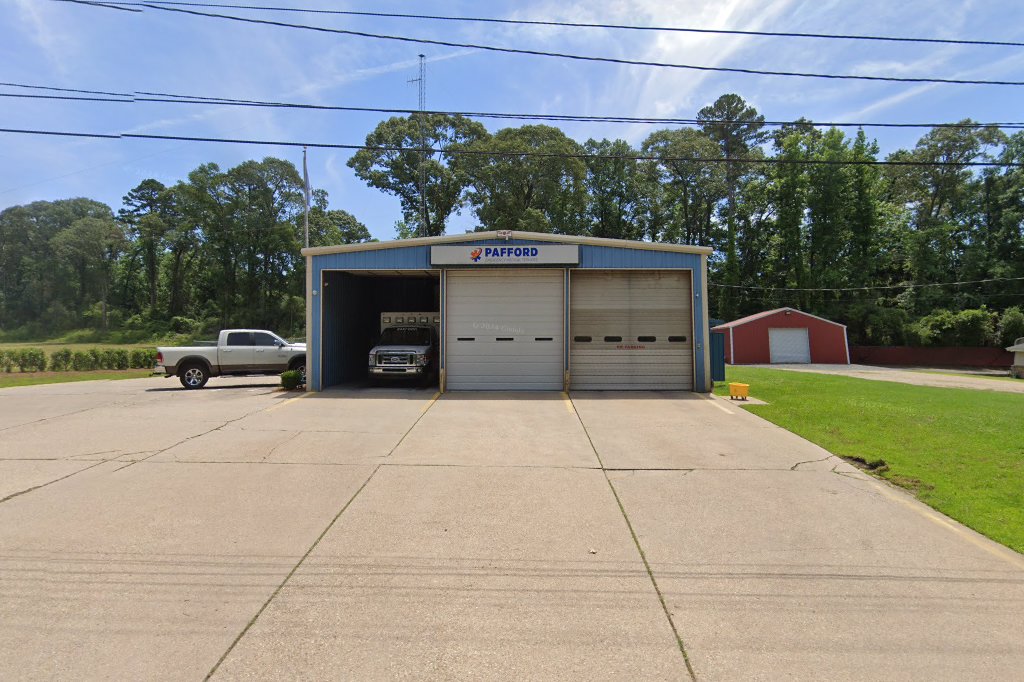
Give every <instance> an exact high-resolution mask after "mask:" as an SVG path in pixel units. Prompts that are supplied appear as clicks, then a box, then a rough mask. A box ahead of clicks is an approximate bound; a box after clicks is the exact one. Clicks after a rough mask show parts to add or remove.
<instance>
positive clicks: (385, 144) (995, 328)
mask: <svg viewBox="0 0 1024 682" xmlns="http://www.w3.org/2000/svg"><path fill="white" fill-rule="evenodd" d="M696 119H697V121H698V122H699V124H698V125H697V126H695V127H692V128H674V129H666V130H656V131H654V132H653V133H651V134H650V135H648V137H647V138H646V139H645V140H643V142H642V143H640V145H639V146H638V147H636V148H634V147H633V146H632V145H630V144H629V143H628V142H626V141H625V140H608V139H601V140H596V139H589V140H587V141H586V142H584V143H582V144H581V143H578V142H576V141H574V140H572V139H571V138H569V137H568V136H567V135H565V134H564V133H563V132H562V131H561V130H559V129H557V128H554V127H550V126H546V125H525V126H520V127H515V128H505V129H503V130H499V131H498V132H496V133H494V134H491V133H489V132H488V131H487V130H486V129H485V128H484V127H483V126H482V125H481V124H479V123H477V122H475V121H470V120H467V119H464V118H460V117H457V116H445V115H438V114H422V115H412V116H409V117H404V118H391V119H389V120H387V121H384V122H382V123H381V124H380V125H378V126H377V128H376V129H375V130H374V131H373V132H372V133H371V134H370V135H369V136H368V137H367V138H366V144H367V147H368V149H364V150H361V151H359V152H357V153H356V154H355V155H354V156H353V157H352V158H351V159H350V161H349V166H350V167H352V169H353V170H354V171H355V173H356V175H357V176H359V177H360V178H362V179H363V180H364V181H365V182H366V183H367V184H369V185H370V186H372V187H376V188H378V189H380V190H382V191H384V192H387V193H389V194H393V195H395V196H397V197H398V198H399V200H400V201H401V205H402V212H403V220H402V221H401V222H400V223H399V224H398V225H397V228H398V231H399V233H400V234H401V235H403V236H414V235H415V236H427V235H438V234H443V233H444V231H445V228H446V225H447V222H448V221H449V219H450V218H451V216H452V215H453V214H455V213H456V212H458V211H460V210H462V209H467V208H468V209H470V210H472V211H473V213H474V214H475V215H476V217H477V219H478V221H479V225H480V227H479V228H478V229H482V230H493V229H515V230H527V231H538V232H553V233H560V234H575V235H592V236H596V237H612V238H619V239H642V240H648V241H654V242H668V243H678V244H698V245H705V246H711V247H713V248H714V249H715V255H714V256H713V257H712V260H711V263H710V272H709V278H710V281H711V282H712V287H713V290H712V291H711V297H710V299H709V300H710V303H711V312H712V315H713V316H714V317H717V318H719V319H722V320H731V319H735V318H737V317H740V316H742V315H746V314H750V313H754V312H759V311H762V310H766V309H770V308H775V307H781V306H792V307H795V308H800V309H803V310H806V311H808V312H811V313H815V314H818V315H822V316H825V317H829V318H831V319H836V320H840V321H842V322H844V323H845V324H847V325H848V326H849V332H850V336H851V340H852V341H853V342H855V343H867V344H878V345H888V344H905V343H907V344H914V345H918V344H924V345H929V344H931V345H943V344H945V345H960V344H962V345H987V344H1001V343H1004V342H1005V340H1006V339H1007V338H1011V340H1012V337H1013V335H1014V334H1016V335H1018V336H1021V335H1024V316H1022V315H1021V311H1020V305H1021V304H1022V303H1024V281H1021V280H1016V281H1013V278H1024V168H1020V167H1014V166H1012V164H1021V163H1024V132H1017V133H1015V134H1013V135H1007V134H1006V133H1004V132H1003V131H1002V130H1000V129H998V128H996V127H992V126H983V125H978V124H976V123H974V122H973V121H970V120H965V121H960V122H959V124H957V125H955V126H939V127H935V128H933V129H931V130H930V131H928V132H927V133H925V134H924V135H923V136H922V137H921V138H920V140H918V142H917V144H916V145H915V146H914V147H913V148H911V149H900V150H898V151H895V152H893V153H891V154H889V155H888V156H886V157H884V158H882V157H880V154H879V147H878V144H877V143H876V142H875V141H874V140H871V139H869V138H868V136H867V135H866V133H865V132H864V130H863V129H859V130H857V131H856V132H855V133H854V134H852V135H850V134H847V133H846V132H844V131H843V130H842V129H841V128H838V127H830V128H824V129H823V128H822V127H820V126H816V125H814V124H813V122H811V121H809V120H800V121H797V122H794V123H792V124H788V125H784V126H781V127H778V128H776V129H770V128H769V126H766V125H765V119H764V117H763V116H762V115H761V114H760V113H758V112H757V110H756V109H755V108H754V107H752V106H750V105H749V104H748V103H747V102H745V101H744V100H743V99H742V98H741V97H739V96H738V95H734V94H727V95H723V96H722V97H720V98H718V100H717V101H716V102H714V103H713V104H711V105H709V106H707V107H704V108H702V109H701V110H700V111H699V112H697V116H696ZM426 149H440V150H444V151H441V152H436V153H434V152H425V151H423V150H426ZM523 152H528V153H529V155H527V154H524V153H523ZM638 157H639V158H638ZM879 161H885V162H895V163H893V164H892V165H884V164H877V163H876V162H879ZM979 162H997V163H1000V164H1006V165H1002V166H992V167H984V168H981V169H978V168H975V167H971V166H964V165H957V164H970V163H979ZM989 279H997V280H1001V281H998V282H987V283H980V284H961V285H948V283H950V282H967V281H972V282H973V281H977V280H989Z"/></svg>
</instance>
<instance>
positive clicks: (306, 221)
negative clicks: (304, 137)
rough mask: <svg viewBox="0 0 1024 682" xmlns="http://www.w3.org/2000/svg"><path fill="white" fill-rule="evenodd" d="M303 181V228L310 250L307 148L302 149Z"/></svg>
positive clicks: (307, 246)
mask: <svg viewBox="0 0 1024 682" xmlns="http://www.w3.org/2000/svg"><path fill="white" fill-rule="evenodd" d="M302 181H303V183H304V184H305V188H304V191H303V192H302V198H303V200H304V202H305V204H306V212H305V214H304V216H303V220H302V222H303V228H304V231H305V233H306V248H307V249H308V248H309V171H308V170H307V169H306V148H305V147H303V148H302Z"/></svg>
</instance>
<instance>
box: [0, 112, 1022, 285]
mask: <svg viewBox="0 0 1024 682" xmlns="http://www.w3.org/2000/svg"><path fill="white" fill-rule="evenodd" d="M0 133H10V134H12V135H44V136H56V137H78V138H96V139H111V140H119V139H135V140H177V141H182V142H213V143H222V144H248V145H263V146H271V147H314V148H317V149H351V150H356V151H358V150H369V151H378V152H395V153H403V152H408V153H414V154H422V153H424V152H427V153H431V154H446V155H449V156H490V157H516V158H542V159H595V160H609V161H659V162H662V163H664V162H690V163H736V164H757V165H772V164H792V165H795V166H928V167H951V168H968V167H981V168H984V167H992V168H1024V162H1006V161H891V160H885V161H878V160H867V159H853V160H836V159H795V160H788V159H776V158H757V157H754V158H742V159H738V158H731V159H727V158H724V157H696V156H687V157H680V156H668V157H666V156H653V155H644V154H628V155H626V154H588V153H586V152H581V153H579V154H561V153H557V154H556V153H551V152H538V151H532V150H529V149H522V150H495V149H459V148H451V147H449V148H446V149H436V148H433V147H427V148H422V147H392V146H374V145H365V144H338V143H329V142H292V141H285V140H252V139H237V138H225V137H196V136H190V135H153V134H146V133H120V134H118V133H89V132H73V131H63V130H30V129H23V128H0ZM719 286H725V285H719Z"/></svg>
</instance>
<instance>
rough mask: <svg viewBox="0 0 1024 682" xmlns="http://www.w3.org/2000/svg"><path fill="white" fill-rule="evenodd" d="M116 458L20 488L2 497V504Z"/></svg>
mask: <svg viewBox="0 0 1024 682" xmlns="http://www.w3.org/2000/svg"><path fill="white" fill-rule="evenodd" d="M119 456H120V455H117V457H119ZM114 459H115V457H111V458H110V459H101V460H100V461H98V462H96V463H95V464H90V465H89V466H86V467H82V468H81V469H76V470H75V471H72V472H71V473H70V474H66V475H64V476H61V477H60V478H55V479H53V480H52V481H47V482H46V483H40V484H39V485H34V486H32V487H31V488H25V489H24V490H19V491H18V492H16V493H11V494H10V495H8V496H7V497H4V498H2V499H0V504H3V503H4V502H7V501H8V500H13V499H14V498H15V497H19V496H21V495H25V494H26V493H30V492H32V491H33V490H39V489H40V488H45V487H46V486H48V485H53V484H54V483H59V482H61V481H63V480H64V479H66V478H71V477H72V476H75V475H77V474H80V473H82V472H83V471H88V470H89V469H93V468H95V467H98V466H99V465H101V464H106V463H107V462H111V461H113V460H114ZM48 461H54V460H48ZM57 461H59V460H57Z"/></svg>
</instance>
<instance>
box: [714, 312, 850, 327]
mask: <svg viewBox="0 0 1024 682" xmlns="http://www.w3.org/2000/svg"><path fill="white" fill-rule="evenodd" d="M786 311H789V312H791V313H796V314H798V315H806V316H807V317H813V318H814V319H816V320H821V321H822V322H828V323H829V324H834V325H836V326H837V327H842V328H844V329H845V328H846V325H845V324H839V323H838V322H833V321H832V320H826V319H825V318H824V317H818V316H817V315H811V314H810V313H805V312H804V311H802V310H797V309H796V308H775V309H774V310H765V311H764V312H761V313H754V314H753V315H747V316H746V317H741V318H740V319H738V320H733V321H732V322H726V323H725V324H720V325H718V326H717V327H713V328H712V329H713V330H714V329H730V328H732V327H739V326H742V325H744V324H746V323H748V322H753V321H754V320H760V319H761V318H762V317H769V316H771V315H775V314H777V313H781V312H786Z"/></svg>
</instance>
